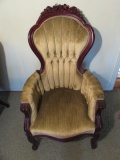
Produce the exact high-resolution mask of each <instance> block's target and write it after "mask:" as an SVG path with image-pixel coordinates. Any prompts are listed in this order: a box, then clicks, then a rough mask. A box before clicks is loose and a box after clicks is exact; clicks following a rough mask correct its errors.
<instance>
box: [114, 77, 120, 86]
mask: <svg viewBox="0 0 120 160" xmlns="http://www.w3.org/2000/svg"><path fill="white" fill-rule="evenodd" d="M114 88H120V77H117V79H116V82H115V85H114Z"/></svg>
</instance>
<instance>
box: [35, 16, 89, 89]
mask: <svg viewBox="0 0 120 160" xmlns="http://www.w3.org/2000/svg"><path fill="white" fill-rule="evenodd" d="M89 37H90V35H89V32H88V30H87V29H86V28H85V27H84V26H83V24H82V23H81V22H79V21H77V19H75V18H73V17H69V16H55V17H52V18H49V19H47V20H46V21H44V22H43V23H42V24H41V25H40V26H39V28H38V29H36V31H35V32H34V35H33V41H34V45H35V47H36V48H37V50H38V51H39V52H40V54H41V55H42V57H43V59H44V61H45V70H44V72H43V73H42V75H41V77H42V81H43V85H44V88H45V90H50V89H54V88H58V87H65V88H68V87H69V88H73V89H75V90H79V89H80V87H81V84H80V81H81V78H82V76H81V78H80V75H78V74H79V73H78V72H77V60H78V58H79V56H80V54H81V53H82V52H83V50H84V49H85V47H86V46H87V44H88V42H89Z"/></svg>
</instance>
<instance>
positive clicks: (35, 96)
mask: <svg viewBox="0 0 120 160" xmlns="http://www.w3.org/2000/svg"><path fill="white" fill-rule="evenodd" d="M42 94H44V88H43V85H42V83H41V81H40V75H39V74H38V73H37V72H35V73H33V74H32V75H31V76H30V77H29V78H28V79H27V81H26V83H25V85H24V87H23V91H22V95H21V104H25V103H28V104H29V105H30V107H31V111H32V112H31V124H33V123H34V121H35V119H36V116H37V108H38V103H39V100H40V97H41V95H42Z"/></svg>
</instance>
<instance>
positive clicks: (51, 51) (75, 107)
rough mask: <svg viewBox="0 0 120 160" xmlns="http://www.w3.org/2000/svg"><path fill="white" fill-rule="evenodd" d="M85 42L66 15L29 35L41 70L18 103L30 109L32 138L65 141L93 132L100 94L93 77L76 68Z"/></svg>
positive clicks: (74, 21) (84, 31) (85, 37)
mask: <svg viewBox="0 0 120 160" xmlns="http://www.w3.org/2000/svg"><path fill="white" fill-rule="evenodd" d="M89 39H90V35H89V32H88V30H87V29H86V28H85V26H84V25H83V24H82V23H81V22H79V21H78V20H77V19H75V18H73V17H67V16H54V17H52V18H49V19H47V20H46V21H44V22H43V23H42V24H41V25H40V26H39V27H38V28H37V29H36V30H35V32H34V33H33V43H34V45H35V47H36V48H37V50H38V51H39V53H40V54H41V55H42V57H43V59H44V61H45V69H44V71H43V72H42V74H38V73H37V72H35V73H33V74H32V75H31V76H30V77H29V78H28V80H27V81H26V83H25V85H24V88H23V91H22V96H21V104H22V105H24V104H29V106H30V108H31V115H30V126H29V130H30V132H31V134H32V135H48V136H53V137H56V138H69V137H72V136H76V135H79V134H83V133H94V132H95V113H96V110H97V108H96V103H97V100H104V93H103V90H102V87H101V84H100V82H99V81H98V79H97V78H95V77H94V76H93V75H92V74H91V73H90V72H88V71H86V72H85V73H84V74H80V73H79V72H78V69H77V60H78V58H79V56H80V55H81V53H82V52H83V51H84V49H85V48H86V46H87V44H88V42H89ZM39 102H41V105H39Z"/></svg>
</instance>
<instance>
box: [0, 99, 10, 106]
mask: <svg viewBox="0 0 120 160" xmlns="http://www.w3.org/2000/svg"><path fill="white" fill-rule="evenodd" d="M0 104H1V105H4V106H6V107H7V108H9V107H10V105H9V104H8V103H5V102H3V101H1V100H0Z"/></svg>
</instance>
